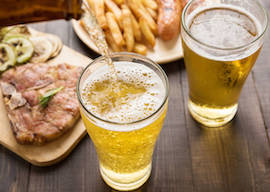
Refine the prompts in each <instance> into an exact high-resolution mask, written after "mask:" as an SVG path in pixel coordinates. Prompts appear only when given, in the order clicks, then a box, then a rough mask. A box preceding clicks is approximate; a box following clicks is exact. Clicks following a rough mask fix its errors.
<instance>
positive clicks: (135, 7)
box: [82, 0, 158, 55]
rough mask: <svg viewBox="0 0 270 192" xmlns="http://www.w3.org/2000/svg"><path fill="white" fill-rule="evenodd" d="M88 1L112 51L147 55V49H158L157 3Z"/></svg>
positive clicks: (108, 0) (116, 0)
mask: <svg viewBox="0 0 270 192" xmlns="http://www.w3.org/2000/svg"><path fill="white" fill-rule="evenodd" d="M86 1H87V3H88V5H89V7H90V8H91V9H92V11H93V13H94V15H95V16H96V18H97V21H98V23H99V25H100V26H101V28H102V29H103V31H104V33H105V36H106V41H107V43H108V44H109V45H110V47H111V49H112V50H113V51H115V52H119V51H128V52H136V53H139V54H142V55H146V53H147V49H149V48H150V49H152V48H153V47H154V46H155V43H156V36H157V16H158V12H157V11H158V4H157V2H156V1H155V0H86ZM82 25H83V23H82Z"/></svg>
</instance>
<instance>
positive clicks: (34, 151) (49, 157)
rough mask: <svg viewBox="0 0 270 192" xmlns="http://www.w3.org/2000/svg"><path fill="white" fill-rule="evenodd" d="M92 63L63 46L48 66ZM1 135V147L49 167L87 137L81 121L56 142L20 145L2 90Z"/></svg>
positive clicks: (0, 110)
mask: <svg viewBox="0 0 270 192" xmlns="http://www.w3.org/2000/svg"><path fill="white" fill-rule="evenodd" d="M90 61H91V59H90V58H88V57H86V56H83V55H81V54H80V53H78V52H76V51H74V50H72V49H70V48H68V47H66V46H63V49H62V51H61V53H60V54H59V55H58V56H57V57H56V58H54V59H53V60H51V61H49V62H48V64H50V65H54V64H60V63H63V62H65V63H68V64H71V65H78V66H86V65H87V64H89V63H90ZM0 133H1V134H0V144H1V145H3V146H4V147H6V148H8V149H9V150H11V151H13V152H14V153H16V154H17V155H19V156H20V157H22V158H23V159H25V160H26V161H28V162H30V163H31V164H33V165H37V166H49V165H52V164H54V163H57V162H59V161H61V160H63V159H64V158H65V157H66V156H67V155H68V154H69V153H70V152H71V151H72V149H74V147H75V146H76V145H77V144H78V143H79V141H80V140H81V139H82V138H83V137H84V136H85V135H86V129H85V127H84V125H83V122H82V120H81V119H79V120H78V122H77V123H76V124H75V126H74V127H73V128H72V129H71V130H69V131H68V132H67V133H65V134H64V135H62V136H61V137H60V138H58V139H56V140H55V141H52V142H49V143H47V144H45V145H42V146H33V145H21V144H18V143H17V142H16V140H15V137H14V135H13V132H12V130H11V128H10V124H9V120H8V117H7V112H6V110H5V106H4V103H3V97H2V93H1V90H0Z"/></svg>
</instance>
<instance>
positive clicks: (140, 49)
mask: <svg viewBox="0 0 270 192" xmlns="http://www.w3.org/2000/svg"><path fill="white" fill-rule="evenodd" d="M134 52H135V53H139V54H141V55H146V53H147V47H146V46H145V45H143V44H139V43H136V44H135V46H134Z"/></svg>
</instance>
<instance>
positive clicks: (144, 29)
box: [139, 17, 156, 47]
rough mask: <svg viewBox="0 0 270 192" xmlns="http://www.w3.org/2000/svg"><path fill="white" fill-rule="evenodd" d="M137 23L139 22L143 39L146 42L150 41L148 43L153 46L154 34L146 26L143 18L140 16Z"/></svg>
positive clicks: (154, 42)
mask: <svg viewBox="0 0 270 192" xmlns="http://www.w3.org/2000/svg"><path fill="white" fill-rule="evenodd" d="M139 24H140V27H141V29H142V33H143V35H144V37H145V39H146V40H147V41H148V43H150V45H151V46H152V47H154V46H155V44H156V40H155V36H154V34H153V33H152V31H151V29H150V27H149V26H148V24H147V22H146V21H145V20H144V18H142V17H141V18H140V22H139Z"/></svg>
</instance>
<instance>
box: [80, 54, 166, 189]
mask: <svg viewBox="0 0 270 192" xmlns="http://www.w3.org/2000/svg"><path fill="white" fill-rule="evenodd" d="M106 61H107V59H106V58H105V57H104V56H101V57H99V58H97V59H96V60H94V61H93V62H92V63H91V64H90V65H88V66H87V67H86V69H85V70H84V71H83V73H82V75H81V77H80V79H79V82H78V86H77V93H78V98H79V102H80V112H81V116H82V119H83V122H84V125H85V127H86V129H87V132H88V133H89V135H90V137H91V139H92V141H93V143H94V145H95V148H96V152H97V155H98V159H99V166H100V173H101V176H102V177H103V179H104V181H105V182H106V183H107V184H108V185H109V186H111V187H112V188H114V189H117V190H121V191H127V190H132V189H136V188H138V187H140V186H141V185H142V184H143V183H144V182H145V181H146V180H147V179H148V177H149V176H150V173H151V164H152V154H153V150H154V146H155V143H156V140H157V138H158V135H159V132H160V130H161V128H162V125H163V121H164V119H165V116H166V112H167V105H168V89H169V88H168V79H167V76H166V74H165V73H164V71H163V70H162V68H161V67H160V66H159V65H157V64H156V63H154V62H153V61H151V60H149V59H147V58H145V57H143V56H140V55H137V54H131V53H117V54H116V53H115V54H113V55H112V61H113V65H114V68H115V69H114V70H110V69H109V66H108V64H107V62H106ZM113 73H116V74H113ZM114 75H116V77H114V78H112V76H114Z"/></svg>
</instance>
